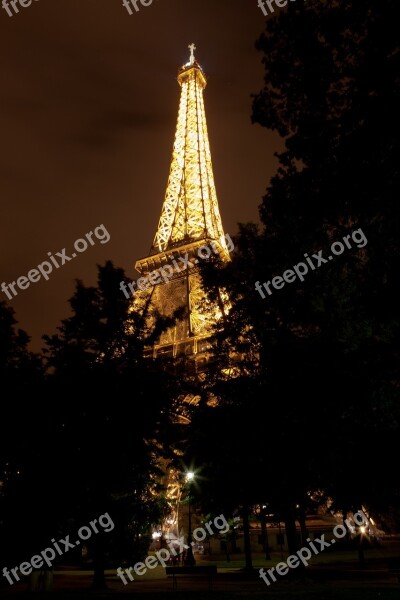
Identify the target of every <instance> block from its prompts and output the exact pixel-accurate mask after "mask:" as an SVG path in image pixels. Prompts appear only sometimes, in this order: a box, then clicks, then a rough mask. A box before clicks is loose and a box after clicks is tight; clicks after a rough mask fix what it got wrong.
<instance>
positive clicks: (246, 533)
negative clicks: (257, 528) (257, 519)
mask: <svg viewBox="0 0 400 600" xmlns="http://www.w3.org/2000/svg"><path fill="white" fill-rule="evenodd" d="M243 537H244V554H245V560H246V566H245V570H246V571H251V572H252V571H253V561H252V557H251V545H250V524H249V509H248V506H243Z"/></svg>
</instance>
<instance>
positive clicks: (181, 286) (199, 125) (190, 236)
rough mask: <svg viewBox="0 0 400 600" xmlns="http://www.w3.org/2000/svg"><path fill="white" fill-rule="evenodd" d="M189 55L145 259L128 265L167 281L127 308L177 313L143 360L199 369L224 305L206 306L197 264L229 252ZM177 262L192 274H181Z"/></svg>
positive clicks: (200, 86)
mask: <svg viewBox="0 0 400 600" xmlns="http://www.w3.org/2000/svg"><path fill="white" fill-rule="evenodd" d="M189 49H190V59H189V62H187V63H186V64H185V65H183V66H182V67H181V68H180V69H179V72H178V82H179V85H180V86H181V98H180V105H179V114H178V121H177V126H176V134H175V142H174V146H173V153H172V161H171V168H170V173H169V179H168V185H167V190H166V194H165V199H164V203H163V207H162V211H161V218H160V221H159V225H158V229H157V232H156V235H155V238H154V241H153V244H152V246H151V249H150V252H149V254H148V256H146V257H145V258H142V259H140V260H138V261H137V262H136V264H135V267H136V269H137V270H138V271H139V272H140V274H141V276H142V277H144V278H148V277H149V275H151V274H152V273H153V272H155V271H156V270H157V271H158V270H159V269H161V268H164V272H165V271H166V272H167V273H169V274H170V276H169V277H164V278H158V279H160V281H158V282H157V283H154V284H152V285H150V287H149V288H148V289H147V290H146V291H141V292H138V293H137V294H136V297H135V304H136V306H138V304H140V303H141V304H142V306H143V305H144V303H146V305H147V306H148V305H150V306H152V307H153V313H154V319H155V314H156V312H158V313H159V314H161V315H162V316H165V317H166V316H168V317H171V316H172V315H173V314H174V312H175V311H176V310H177V309H179V308H183V309H184V316H183V317H182V318H180V319H179V320H177V321H176V322H175V325H174V326H173V327H170V328H169V329H168V330H167V331H165V332H164V333H163V334H162V335H161V337H160V339H159V340H158V342H157V344H156V345H155V346H154V347H153V348H152V350H151V354H152V355H153V357H156V356H167V357H171V358H179V357H182V356H186V357H190V356H191V357H192V358H193V359H194V362H195V364H196V365H197V366H201V363H202V362H204V361H207V358H205V357H206V356H207V354H209V350H210V344H209V341H207V338H209V336H210V330H211V325H212V323H213V322H215V320H216V319H218V318H220V317H221V315H222V311H224V307H225V308H226V307H227V299H226V297H224V294H223V292H220V298H219V302H218V303H217V305H216V304H212V303H210V302H208V303H207V298H206V296H205V293H204V289H203V287H202V281H201V276H200V274H199V267H198V263H199V262H200V260H201V259H204V258H206V257H207V254H209V253H210V254H212V255H214V256H217V255H218V256H219V259H220V260H221V261H222V262H226V261H229V260H230V257H229V250H232V247H231V248H230V249H229V250H228V246H227V238H229V236H225V235H224V231H223V228H222V222H221V216H220V213H219V207H218V201H217V194H216V190H215V184H214V176H213V169H212V163H211V153H210V145H209V141H208V133H207V124H206V116H205V110H204V99H203V90H204V88H205V87H206V84H207V82H206V78H205V75H204V72H203V70H202V68H201V66H200V65H199V63H198V62H197V60H196V59H195V57H194V50H195V49H196V47H195V45H194V44H191V45H190V46H189ZM229 239H230V238H229ZM208 249H209V250H208ZM199 257H200V258H199ZM183 258H185V259H186V260H187V259H189V261H190V263H191V265H192V266H188V267H187V268H185V264H184V261H183ZM196 265H197V266H196ZM154 280H156V274H155V273H154ZM147 281H148V280H147ZM149 300H150V302H148V301H149ZM151 314H152V313H151V310H150V318H151Z"/></svg>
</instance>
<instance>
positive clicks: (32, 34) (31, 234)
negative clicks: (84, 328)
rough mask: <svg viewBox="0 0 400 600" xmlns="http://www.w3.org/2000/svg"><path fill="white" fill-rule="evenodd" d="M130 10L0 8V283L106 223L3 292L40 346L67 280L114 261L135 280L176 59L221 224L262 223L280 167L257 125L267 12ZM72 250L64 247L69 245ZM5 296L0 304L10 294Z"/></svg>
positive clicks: (56, 0)
mask: <svg viewBox="0 0 400 600" xmlns="http://www.w3.org/2000/svg"><path fill="white" fill-rule="evenodd" d="M139 7H140V11H139V12H137V13H134V14H133V15H132V16H130V15H129V14H128V12H127V10H126V9H125V8H124V7H123V5H122V0H38V1H37V2H33V3H32V5H31V6H30V7H27V8H22V7H20V12H19V14H15V15H14V16H13V17H9V16H8V15H7V13H6V11H5V10H0V64H1V76H2V77H1V80H2V84H1V88H2V89H1V95H0V131H1V160H0V181H1V187H0V193H1V220H0V240H1V255H0V283H1V282H2V281H5V282H6V283H8V282H11V281H15V280H16V279H17V278H18V277H20V276H22V275H27V273H28V271H30V270H31V269H34V268H35V267H36V266H37V265H38V264H39V263H41V262H42V261H44V260H46V259H47V258H48V257H47V253H48V252H52V253H53V254H55V253H56V252H58V251H61V250H62V249H63V248H64V247H65V248H66V252H67V254H68V253H69V254H71V248H72V246H73V243H74V241H75V240H76V239H77V238H81V237H84V235H85V233H87V232H89V231H91V230H93V229H94V228H95V227H97V226H98V225H100V224H104V226H105V228H106V229H107V230H108V232H109V233H110V235H111V240H110V241H109V242H108V243H107V244H103V245H102V244H100V242H99V241H98V240H96V245H95V246H93V247H89V248H88V250H87V251H86V252H85V253H82V254H79V255H78V256H77V257H76V258H75V259H74V260H72V261H70V262H68V263H67V264H65V265H64V266H63V267H61V268H60V269H58V270H54V271H53V273H52V274H51V275H50V279H49V281H45V280H43V279H41V280H40V281H39V282H38V283H31V284H30V287H29V288H28V289H26V290H20V289H19V288H17V289H18V296H16V297H15V298H14V299H13V300H10V301H9V304H10V305H11V306H12V307H13V308H14V310H15V311H16V318H17V320H18V322H19V326H20V327H22V328H23V329H25V330H26V331H27V332H28V333H29V334H30V335H31V336H32V345H31V347H32V349H34V350H38V349H40V348H41V347H42V346H43V343H42V340H41V336H42V335H43V334H44V333H47V334H52V333H54V332H55V330H56V327H57V325H58V323H59V322H60V320H61V319H63V318H65V317H67V316H68V315H69V305H68V303H67V300H68V298H70V297H71V295H72V294H73V291H74V280H75V279H81V280H83V281H84V282H85V283H86V284H87V285H93V284H94V283H95V281H96V273H97V271H96V264H104V262H105V261H106V260H112V261H113V262H114V264H115V265H116V266H119V267H123V268H124V269H125V270H126V273H127V275H128V276H130V277H132V278H134V279H136V278H137V276H138V274H137V273H136V271H135V270H134V263H135V261H136V260H137V259H138V258H141V257H143V256H145V255H146V254H147V253H148V251H149V248H150V246H151V243H152V241H153V237H154V234H155V231H156V228H157V224H158V220H159V217H160V213H161V206H162V202H163V199H164V193H165V188H166V183H167V178H168V172H169V164H170V159H171V151H172V144H173V139H174V134H175V125H176V118H177V113H178V103H179V94H180V87H179V85H178V83H177V81H176V75H177V71H178V68H179V67H180V66H181V65H182V64H183V63H185V62H187V60H188V58H189V50H188V49H187V46H188V44H189V43H191V42H194V43H195V44H196V46H197V51H196V58H197V60H198V61H199V63H200V64H201V66H202V67H203V69H204V71H205V73H206V76H207V79H208V86H207V88H206V90H205V106H206V115H207V124H208V131H209V137H210V143H211V152H212V158H213V167H214V175H215V180H216V187H217V195H218V200H219V205H220V211H221V215H222V221H223V225H224V229H225V231H226V232H227V233H229V234H231V235H232V234H234V233H235V232H236V230H237V223H238V222H247V221H257V220H258V210H257V207H258V205H259V203H260V201H261V198H262V196H263V194H264V191H265V189H266V187H267V185H268V183H269V180H270V178H271V176H272V175H273V174H274V172H275V170H276V168H277V161H276V159H275V157H274V152H276V151H277V150H280V149H281V148H282V142H281V140H279V138H278V137H277V135H276V134H274V133H272V132H269V131H267V130H266V129H263V128H261V127H260V126H258V125H252V124H251V120H250V115H251V97H250V95H251V94H252V93H256V92H258V91H259V89H260V88H261V87H262V83H263V68H262V64H261V55H259V54H258V53H257V51H256V50H255V47H254V43H255V40H256V39H257V38H258V36H259V35H260V33H261V32H262V31H263V29H264V25H265V19H264V17H263V15H262V13H261V11H260V9H259V8H258V7H257V2H256V0H201V1H200V0H154V2H153V4H151V5H150V6H148V7H143V6H141V5H140V3H139ZM69 251H70V252H69ZM6 299H7V298H6V296H5V294H4V293H3V292H0V300H6Z"/></svg>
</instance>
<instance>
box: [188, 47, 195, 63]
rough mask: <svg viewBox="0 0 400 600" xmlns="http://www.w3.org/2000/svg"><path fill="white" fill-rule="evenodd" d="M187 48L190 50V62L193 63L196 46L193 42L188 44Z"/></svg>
mask: <svg viewBox="0 0 400 600" xmlns="http://www.w3.org/2000/svg"><path fill="white" fill-rule="evenodd" d="M188 48H189V50H190V61H189V62H190V64H191V65H193V64H194V51H195V50H196V46H195V45H194V44H190V46H188Z"/></svg>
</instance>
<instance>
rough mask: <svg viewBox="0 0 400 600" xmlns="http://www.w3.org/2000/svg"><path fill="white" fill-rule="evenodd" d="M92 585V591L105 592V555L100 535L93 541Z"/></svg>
mask: <svg viewBox="0 0 400 600" xmlns="http://www.w3.org/2000/svg"><path fill="white" fill-rule="evenodd" d="M93 569H94V574H93V583H92V589H94V590H106V589H107V583H106V578H105V573H104V571H105V553H104V544H103V539H102V537H101V535H99V536H98V538H97V539H96V541H95V545H94V548H93Z"/></svg>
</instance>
